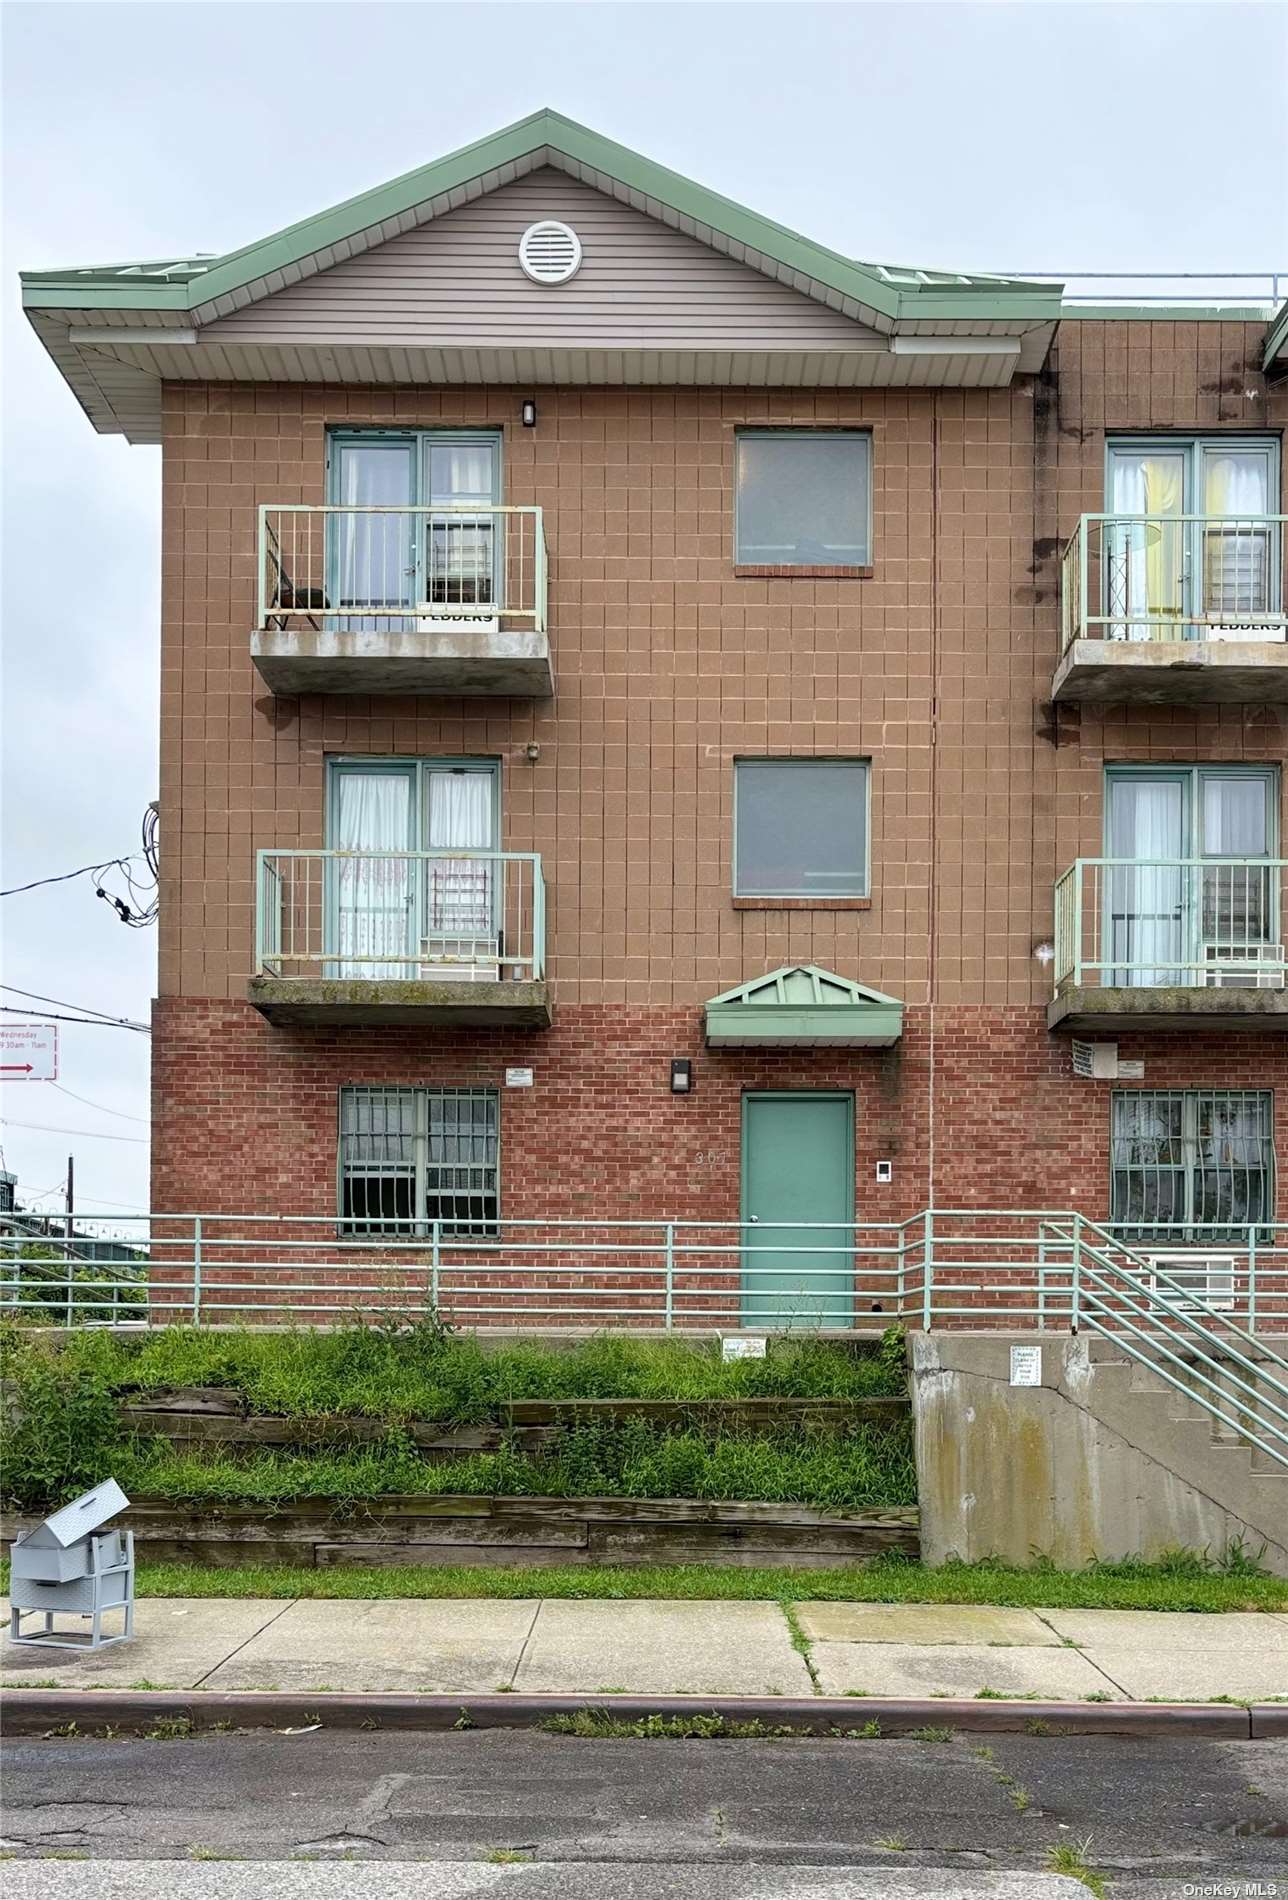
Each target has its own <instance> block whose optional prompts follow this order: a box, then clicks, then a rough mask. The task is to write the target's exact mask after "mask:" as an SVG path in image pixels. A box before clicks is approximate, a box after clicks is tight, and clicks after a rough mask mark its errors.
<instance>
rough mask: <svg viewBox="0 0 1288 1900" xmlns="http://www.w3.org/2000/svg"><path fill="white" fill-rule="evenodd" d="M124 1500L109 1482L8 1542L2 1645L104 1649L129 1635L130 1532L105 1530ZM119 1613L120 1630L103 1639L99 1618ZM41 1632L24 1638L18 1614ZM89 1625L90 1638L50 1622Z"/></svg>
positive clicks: (117, 1487) (131, 1625) (131, 1601)
mask: <svg viewBox="0 0 1288 1900" xmlns="http://www.w3.org/2000/svg"><path fill="white" fill-rule="evenodd" d="M128 1503H129V1499H128V1498H127V1497H126V1495H125V1493H124V1492H123V1491H122V1489H121V1487H120V1485H119V1484H117V1483H116V1481H115V1479H113V1478H108V1479H107V1480H106V1481H105V1482H104V1483H103V1484H99V1485H95V1487H94V1489H93V1490H92V1491H86V1492H85V1493H84V1495H83V1496H82V1497H79V1498H74V1499H73V1500H72V1502H71V1503H70V1504H65V1505H64V1506H63V1508H62V1510H61V1511H55V1512H53V1514H52V1515H51V1516H49V1517H47V1518H46V1519H45V1521H44V1523H43V1524H38V1525H37V1526H36V1528H35V1530H32V1531H28V1532H27V1534H26V1536H25V1537H20V1538H18V1539H17V1541H16V1542H15V1544H14V1546H13V1549H12V1551H11V1553H10V1559H11V1562H10V1583H9V1603H10V1608H11V1610H12V1622H11V1624H10V1628H9V1641H10V1642H11V1643H14V1644H18V1645H21V1646H24V1647H28V1648H32V1649H105V1648H106V1647H107V1646H108V1645H109V1644H110V1643H120V1642H124V1640H125V1638H126V1637H127V1636H132V1635H133V1634H134V1533H133V1531H119V1530H104V1529H103V1526H104V1525H105V1524H106V1523H107V1521H108V1519H109V1518H113V1517H115V1516H116V1515H117V1513H118V1512H119V1511H123V1510H124V1509H125V1508H126V1506H127V1505H128ZM105 1610H123V1611H124V1613H125V1626H124V1628H123V1629H122V1630H121V1631H119V1633H118V1634H117V1635H115V1636H104V1634H103V1612H104V1611H105ZM33 1612H34V1613H35V1614H36V1615H38V1616H43V1618H44V1627H43V1629H40V1630H38V1631H37V1632H35V1633H34V1634H24V1632H23V1629H22V1618H23V1615H24V1613H25V1614H26V1615H28V1616H30V1615H31V1614H32V1613H33ZM58 1615H63V1616H74V1617H76V1618H77V1619H78V1620H79V1621H80V1622H82V1623H83V1622H84V1621H85V1619H86V1618H88V1619H89V1632H88V1634H86V1633H85V1631H84V1630H64V1629H55V1627H54V1618H55V1616H58Z"/></svg>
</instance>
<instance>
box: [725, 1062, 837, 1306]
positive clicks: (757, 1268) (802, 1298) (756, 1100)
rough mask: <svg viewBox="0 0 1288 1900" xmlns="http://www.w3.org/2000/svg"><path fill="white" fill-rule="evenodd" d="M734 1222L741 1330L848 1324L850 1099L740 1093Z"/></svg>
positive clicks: (822, 1094)
mask: <svg viewBox="0 0 1288 1900" xmlns="http://www.w3.org/2000/svg"><path fill="white" fill-rule="evenodd" d="M742 1219H743V1243H744V1249H743V1273H742V1319H743V1324H744V1326H754V1327H759V1328H763V1329H765V1330H779V1329H782V1328H785V1327H788V1326H802V1327H814V1326H827V1327H836V1326H850V1325H852V1324H853V1319H854V1252H853V1238H854V1236H853V1231H852V1229H850V1230H848V1231H847V1229H848V1224H849V1223H851V1222H852V1221H853V1219H854V1097H853V1096H852V1095H841V1094H835V1095H834V1094H827V1093H825V1092H823V1091H821V1090H813V1091H810V1092H808V1093H805V1092H802V1093H800V1094H791V1095H779V1094H771V1093H768V1092H766V1093H763V1094H761V1093H756V1094H748V1095H744V1096H743V1098H742ZM829 1221H831V1222H836V1223H838V1225H837V1226H836V1227H835V1228H833V1229H832V1231H830V1232H822V1231H820V1229H819V1223H823V1222H829Z"/></svg>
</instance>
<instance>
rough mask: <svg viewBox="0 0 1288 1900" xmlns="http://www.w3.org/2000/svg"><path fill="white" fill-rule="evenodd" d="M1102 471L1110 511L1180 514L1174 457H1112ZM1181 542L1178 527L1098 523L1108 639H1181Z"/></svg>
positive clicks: (1180, 475)
mask: <svg viewBox="0 0 1288 1900" xmlns="http://www.w3.org/2000/svg"><path fill="white" fill-rule="evenodd" d="M1110 466H1111V470H1112V477H1111V484H1110V487H1111V494H1110V504H1109V505H1110V511H1111V513H1113V514H1115V515H1153V516H1155V517H1157V516H1160V515H1180V514H1182V513H1183V511H1184V501H1185V464H1184V460H1183V458H1182V457H1181V456H1179V455H1166V454H1163V455H1159V454H1152V453H1141V454H1139V455H1133V454H1129V453H1125V452H1119V453H1117V454H1115V455H1114V456H1113V458H1112V461H1111V465H1110ZM1184 536H1185V527H1184V523H1183V522H1181V521H1176V522H1170V521H1160V520H1157V519H1155V520H1152V521H1123V522H1113V521H1111V522H1107V523H1106V524H1105V547H1104V561H1105V592H1106V596H1107V604H1106V609H1105V611H1106V612H1107V613H1110V614H1113V615H1114V616H1115V619H1114V623H1113V625H1112V626H1111V627H1110V630H1109V635H1110V638H1111V639H1114V640H1165V639H1181V638H1182V637H1183V635H1184V611H1185V601H1184V578H1183V577H1184V552H1185V542H1184ZM1120 615H1121V618H1118V616H1120ZM1173 621H1175V622H1176V625H1175V628H1173V627H1172V625H1171V623H1172V622H1173Z"/></svg>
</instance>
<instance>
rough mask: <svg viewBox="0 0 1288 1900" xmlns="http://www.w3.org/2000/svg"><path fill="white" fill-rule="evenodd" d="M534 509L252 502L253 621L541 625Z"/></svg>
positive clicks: (394, 626)
mask: <svg viewBox="0 0 1288 1900" xmlns="http://www.w3.org/2000/svg"><path fill="white" fill-rule="evenodd" d="M546 597H547V563H546V537H545V529H544V526H543V520H542V512H541V510H540V508H527V507H522V508H502V507H488V506H483V507H480V506H478V505H476V504H473V503H460V504H456V505H453V506H447V507H444V506H442V505H435V506H434V507H430V508H411V507H406V508H342V507H299V506H281V507H263V508H261V509H260V511H259V582H258V617H257V619H256V623H255V624H256V626H257V627H261V628H268V627H291V626H301V625H303V626H313V627H319V628H327V629H331V630H334V631H343V632H395V633H398V632H409V631H415V630H417V629H429V630H432V629H433V628H435V627H441V626H442V625H443V624H444V623H447V624H449V625H450V624H452V623H463V625H464V626H465V627H466V628H469V627H477V626H487V625H490V624H491V625H495V624H505V625H508V626H514V627H519V628H531V629H532V630H533V631H534V632H536V633H544V632H545V631H546Z"/></svg>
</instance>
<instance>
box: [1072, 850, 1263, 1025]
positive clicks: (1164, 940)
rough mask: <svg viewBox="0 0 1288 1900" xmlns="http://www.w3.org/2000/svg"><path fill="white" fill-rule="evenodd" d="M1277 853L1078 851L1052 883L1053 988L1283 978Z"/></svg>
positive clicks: (1215, 984)
mask: <svg viewBox="0 0 1288 1900" xmlns="http://www.w3.org/2000/svg"><path fill="white" fill-rule="evenodd" d="M1286 870H1288V859H1283V858H1079V859H1077V861H1076V862H1075V863H1074V864H1073V865H1071V866H1070V868H1069V869H1068V870H1067V871H1066V872H1065V873H1064V875H1063V876H1062V877H1061V878H1060V880H1059V882H1058V883H1057V885H1056V887H1055V965H1054V975H1055V990H1056V995H1057V996H1059V995H1060V994H1061V993H1062V992H1063V991H1064V990H1065V989H1066V988H1067V987H1069V986H1072V987H1073V988H1075V989H1081V988H1083V987H1085V986H1091V987H1095V988H1100V989H1138V988H1155V987H1163V988H1185V989H1190V988H1197V989H1205V988H1217V989H1276V990H1281V989H1283V988H1284V984H1285V974H1286V971H1288V965H1286V964H1285V957H1284V942H1283V929H1282V925H1283V918H1284V896H1285V871H1286Z"/></svg>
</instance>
